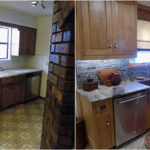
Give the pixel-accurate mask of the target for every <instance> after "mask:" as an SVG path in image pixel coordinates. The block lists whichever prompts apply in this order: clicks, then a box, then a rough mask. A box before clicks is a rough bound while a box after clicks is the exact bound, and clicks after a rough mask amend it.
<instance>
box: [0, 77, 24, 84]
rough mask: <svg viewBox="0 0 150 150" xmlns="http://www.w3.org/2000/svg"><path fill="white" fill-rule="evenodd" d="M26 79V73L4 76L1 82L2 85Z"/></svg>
mask: <svg viewBox="0 0 150 150" xmlns="http://www.w3.org/2000/svg"><path fill="white" fill-rule="evenodd" d="M24 80H25V75H18V76H12V77H6V78H2V79H1V80H0V84H1V86H2V85H9V84H13V83H17V82H22V81H24Z"/></svg>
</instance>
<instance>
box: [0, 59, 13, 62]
mask: <svg viewBox="0 0 150 150" xmlns="http://www.w3.org/2000/svg"><path fill="white" fill-rule="evenodd" d="M9 60H11V59H0V62H1V61H9Z"/></svg>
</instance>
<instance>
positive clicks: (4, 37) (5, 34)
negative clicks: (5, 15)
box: [0, 26, 9, 59]
mask: <svg viewBox="0 0 150 150" xmlns="http://www.w3.org/2000/svg"><path fill="white" fill-rule="evenodd" d="M8 58H9V28H8V27H3V26H0V59H8Z"/></svg>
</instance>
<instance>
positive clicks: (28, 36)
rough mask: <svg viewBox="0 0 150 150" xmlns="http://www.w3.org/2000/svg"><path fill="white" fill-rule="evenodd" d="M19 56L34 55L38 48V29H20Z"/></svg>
mask: <svg viewBox="0 0 150 150" xmlns="http://www.w3.org/2000/svg"><path fill="white" fill-rule="evenodd" d="M19 45H20V47H19V55H34V54H35V46H36V29H34V28H29V27H21V28H20V44H19Z"/></svg>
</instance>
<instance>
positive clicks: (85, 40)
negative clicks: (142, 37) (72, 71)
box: [76, 1, 137, 59]
mask: <svg viewBox="0 0 150 150" xmlns="http://www.w3.org/2000/svg"><path fill="white" fill-rule="evenodd" d="M76 3H77V5H76V59H105V58H119V57H135V56H136V49H137V43H136V42H137V35H136V30H137V29H136V24H137V4H136V2H132V1H130V2H124V1H114V2H113V1H82V2H76Z"/></svg>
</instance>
